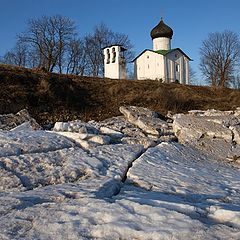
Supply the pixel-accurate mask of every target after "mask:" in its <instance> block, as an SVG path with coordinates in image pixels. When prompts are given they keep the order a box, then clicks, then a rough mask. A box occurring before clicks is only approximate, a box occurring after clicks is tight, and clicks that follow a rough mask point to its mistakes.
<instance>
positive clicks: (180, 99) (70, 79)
mask: <svg viewBox="0 0 240 240" xmlns="http://www.w3.org/2000/svg"><path fill="white" fill-rule="evenodd" d="M121 105H136V106H142V107H147V108H150V109H152V110H155V111H158V112H160V113H162V114H166V113H167V111H173V112H175V113H176V112H186V111H188V110H191V109H209V108H215V109H219V110H230V109H235V108H236V107H238V106H240V91H239V90H231V89H213V88H210V87H199V86H183V85H179V84H162V83H159V82H156V81H150V80H146V81H130V80H111V79H104V78H94V77H79V76H73V75H63V74H62V75H60V74H55V73H46V72H43V71H39V70H30V69H25V68H19V67H13V66H9V65H0V114H5V113H12V112H13V113H15V112H17V111H19V110H21V109H23V108H27V109H28V111H29V112H30V114H31V115H32V116H33V117H34V118H35V119H36V120H37V121H38V122H39V123H40V124H47V123H53V122H56V121H67V120H74V119H77V118H78V119H82V120H84V121H87V120H90V119H95V120H103V119H105V118H108V117H112V116H117V115H119V110H118V109H119V106H121Z"/></svg>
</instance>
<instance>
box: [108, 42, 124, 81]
mask: <svg viewBox="0 0 240 240" xmlns="http://www.w3.org/2000/svg"><path fill="white" fill-rule="evenodd" d="M124 51H125V49H124V48H123V47H121V46H118V45H114V46H109V47H106V48H104V76H105V77H106V78H112V79H126V62H125V58H124V55H123V53H124Z"/></svg>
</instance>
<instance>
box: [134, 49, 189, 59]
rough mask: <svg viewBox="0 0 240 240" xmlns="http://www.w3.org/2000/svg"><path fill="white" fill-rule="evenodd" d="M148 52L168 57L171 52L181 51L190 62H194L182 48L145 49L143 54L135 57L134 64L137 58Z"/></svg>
mask: <svg viewBox="0 0 240 240" xmlns="http://www.w3.org/2000/svg"><path fill="white" fill-rule="evenodd" d="M146 51H150V52H153V53H157V54H161V55H163V56H166V55H167V54H169V53H171V52H174V51H179V52H181V53H182V54H183V55H184V56H185V57H186V58H188V59H189V61H192V59H191V58H190V57H189V56H188V55H187V54H186V53H184V52H183V51H182V50H181V49H180V48H173V49H170V50H157V51H153V50H150V49H145V50H144V51H143V52H141V53H140V54H139V55H138V56H137V57H135V58H134V59H133V60H132V62H135V61H136V59H137V58H139V57H140V56H141V55H142V54H144V53H145V52H146Z"/></svg>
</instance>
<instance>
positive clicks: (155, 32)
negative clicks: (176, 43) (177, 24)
mask: <svg viewBox="0 0 240 240" xmlns="http://www.w3.org/2000/svg"><path fill="white" fill-rule="evenodd" d="M150 35H151V37H152V39H155V38H159V37H166V38H171V39H172V36H173V30H172V29H171V28H170V27H169V26H168V25H166V24H165V23H164V22H163V19H162V18H161V21H160V22H159V23H158V25H157V26H156V27H154V28H153V29H152V31H151V34H150Z"/></svg>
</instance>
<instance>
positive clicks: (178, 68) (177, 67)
mask: <svg viewBox="0 0 240 240" xmlns="http://www.w3.org/2000/svg"><path fill="white" fill-rule="evenodd" d="M176 72H180V66H179V64H176Z"/></svg>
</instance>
